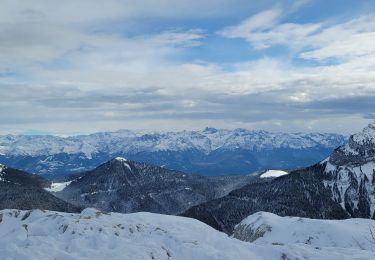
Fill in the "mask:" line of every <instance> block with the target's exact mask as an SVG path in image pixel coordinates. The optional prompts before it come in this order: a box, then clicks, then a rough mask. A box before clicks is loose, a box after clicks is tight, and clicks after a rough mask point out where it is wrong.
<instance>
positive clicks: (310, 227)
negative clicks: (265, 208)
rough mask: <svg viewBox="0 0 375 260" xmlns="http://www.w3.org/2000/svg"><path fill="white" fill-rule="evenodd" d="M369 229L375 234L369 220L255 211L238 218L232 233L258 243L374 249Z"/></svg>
mask: <svg viewBox="0 0 375 260" xmlns="http://www.w3.org/2000/svg"><path fill="white" fill-rule="evenodd" d="M371 232H373V234H375V221H374V220H370V219H358V218H355V219H346V220H320V219H309V218H299V217H280V216H278V215H275V214H272V213H268V212H258V213H255V214H253V215H250V216H249V217H247V218H245V219H244V220H243V221H241V223H239V224H238V225H237V226H236V227H235V229H234V233H233V236H234V237H235V238H238V239H240V240H243V241H249V242H254V243H256V244H259V245H272V244H307V245H311V246H314V247H340V248H354V249H359V250H368V251H374V250H375V237H374V235H372V234H371Z"/></svg>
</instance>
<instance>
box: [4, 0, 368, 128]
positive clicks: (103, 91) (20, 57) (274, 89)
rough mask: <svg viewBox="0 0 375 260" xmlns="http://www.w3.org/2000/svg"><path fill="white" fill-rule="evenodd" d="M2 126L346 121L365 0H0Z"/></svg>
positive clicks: (351, 110)
mask: <svg viewBox="0 0 375 260" xmlns="http://www.w3.org/2000/svg"><path fill="white" fill-rule="evenodd" d="M0 94H1V96H0V122H1V123H0V134H66V135H71V134H82V133H92V132H98V131H114V130H118V129H144V130H163V131H166V130H170V131H173V130H184V129H186V130H193V129H202V128H204V127H206V126H209V127H217V128H226V129H234V128H239V127H241V128H247V129H264V130H268V131H282V132H338V133H352V132H356V131H358V130H360V129H361V128H363V127H364V126H365V125H367V124H368V123H370V122H371V121H374V120H375V109H374V108H375V1H373V0H330V1H327V0H295V1H293V0H285V1H273V0H263V1H255V0H203V1H202V0H200V1H197V0H137V1H130V0H105V1H104V0H80V1H76V0H64V1H57V0H30V1H21V0H0Z"/></svg>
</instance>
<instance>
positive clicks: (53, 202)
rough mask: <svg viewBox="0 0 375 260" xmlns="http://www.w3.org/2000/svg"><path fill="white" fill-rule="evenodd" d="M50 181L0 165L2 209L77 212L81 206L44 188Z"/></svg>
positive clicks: (0, 201) (0, 207) (0, 203)
mask: <svg viewBox="0 0 375 260" xmlns="http://www.w3.org/2000/svg"><path fill="white" fill-rule="evenodd" d="M48 185H50V182H49V181H47V180H45V179H44V178H41V177H40V176H36V175H32V174H29V173H25V172H23V171H19V170H16V169H12V168H8V167H6V166H4V165H0V209H5V208H16V209H36V208H39V209H49V210H58V211H67V212H77V211H79V208H78V207H76V206H73V205H71V204H69V203H67V202H65V201H63V200H61V199H58V198H56V197H55V196H53V195H52V194H50V193H49V192H47V191H45V190H44V189H43V188H45V187H48Z"/></svg>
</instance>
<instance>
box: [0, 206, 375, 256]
mask: <svg viewBox="0 0 375 260" xmlns="http://www.w3.org/2000/svg"><path fill="white" fill-rule="evenodd" d="M0 219H1V222H0V236H1V238H2V239H1V240H0V252H1V257H2V258H4V259H31V260H32V259H38V260H44V259H90V260H91V259H98V260H101V259H125V260H126V259H132V260H141V259H142V260H143V259H157V260H161V259H170V260H173V259H175V260H185V259H186V260H187V259H188V260H191V259H196V260H203V259H204V260H207V259H208V260H210V259H212V260H213V259H215V260H228V259H270V260H272V259H322V258H324V259H374V257H375V254H374V253H372V252H370V251H369V250H358V249H356V248H355V247H353V248H341V247H336V248H335V247H319V248H317V247H313V246H311V245H308V244H299V243H298V244H281V243H280V244H265V245H262V244H258V243H247V242H243V241H240V240H237V239H234V238H230V237H228V236H227V235H226V234H224V233H221V232H218V231H216V230H214V229H213V228H211V227H209V226H207V225H205V224H203V223H201V222H199V221H197V220H194V219H189V218H183V217H176V216H166V215H159V214H152V213H135V214H119V213H108V214H105V213H102V212H100V211H97V210H95V209H86V210H84V211H83V212H82V213H81V214H70V213H60V212H53V211H40V210H33V211H21V210H2V211H0ZM291 229H293V227H291Z"/></svg>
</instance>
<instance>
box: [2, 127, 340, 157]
mask: <svg viewBox="0 0 375 260" xmlns="http://www.w3.org/2000/svg"><path fill="white" fill-rule="evenodd" d="M345 139H346V137H344V136H342V135H337V134H321V133H310V134H303V133H272V132H266V131H250V130H245V129H235V130H224V129H214V128H206V129H204V130H202V131H181V132H145V131H138V132H137V131H129V130H121V131H117V132H103V133H95V134H90V135H80V136H70V137H58V136H49V135H46V136H28V135H5V136H0V154H4V155H31V156H37V155H55V154H59V153H67V154H78V153H82V154H84V155H85V156H86V157H87V158H91V156H93V155H94V154H97V153H100V152H103V153H109V154H115V153H118V152H123V153H137V152H142V151H148V152H153V151H184V150H190V149H195V150H199V151H202V152H204V153H210V152H212V151H214V150H217V149H230V150H233V149H238V148H241V149H248V150H259V149H273V148H292V149H304V148H310V147H326V148H334V147H337V146H338V145H341V144H342V143H343V142H344V140H345Z"/></svg>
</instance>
